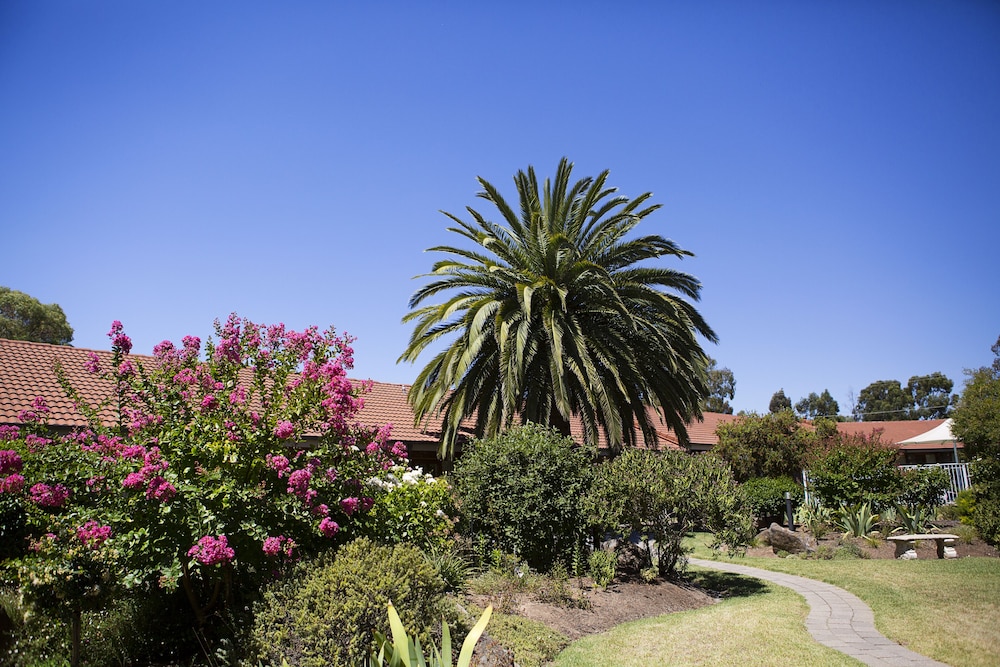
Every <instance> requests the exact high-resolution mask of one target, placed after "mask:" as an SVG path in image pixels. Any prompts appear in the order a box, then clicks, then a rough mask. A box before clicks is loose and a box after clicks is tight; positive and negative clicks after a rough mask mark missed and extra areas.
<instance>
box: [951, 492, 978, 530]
mask: <svg viewBox="0 0 1000 667" xmlns="http://www.w3.org/2000/svg"><path fill="white" fill-rule="evenodd" d="M975 506H976V496H975V494H974V493H973V491H972V489H965V490H964V491H959V492H958V495H957V496H955V518H957V519H958V520H959V521H961V522H962V523H965V524H972V511H973V509H974V508H975Z"/></svg>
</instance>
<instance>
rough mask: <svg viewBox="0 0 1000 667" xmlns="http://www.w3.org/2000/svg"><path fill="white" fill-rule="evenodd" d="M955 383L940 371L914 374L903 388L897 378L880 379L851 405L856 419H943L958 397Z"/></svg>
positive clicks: (866, 388)
mask: <svg viewBox="0 0 1000 667" xmlns="http://www.w3.org/2000/svg"><path fill="white" fill-rule="evenodd" d="M954 386H955V383H954V382H952V381H951V380H950V379H949V378H948V376H946V375H944V374H942V373H939V372H938V373H931V374H930V375H914V376H913V377H911V378H910V380H909V382H907V384H906V388H905V389H904V388H903V387H902V385H901V384H900V382H898V381H897V380H879V381H877V382H872V383H871V384H870V385H868V386H867V387H865V388H864V389H862V390H861V393H860V394H858V401H857V404H856V405H855V407H854V416H855V418H856V419H857V420H858V421H901V420H906V419H943V418H944V417H947V416H948V413H949V411H950V410H951V406H952V405H954V404H955V403H956V402H957V401H958V396H957V395H954V396H953V395H952V394H951V390H952V388H953V387H954Z"/></svg>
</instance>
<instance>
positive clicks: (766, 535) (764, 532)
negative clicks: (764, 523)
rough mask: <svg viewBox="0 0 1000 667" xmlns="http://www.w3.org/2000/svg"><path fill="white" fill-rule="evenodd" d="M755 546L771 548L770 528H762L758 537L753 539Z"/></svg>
mask: <svg viewBox="0 0 1000 667" xmlns="http://www.w3.org/2000/svg"><path fill="white" fill-rule="evenodd" d="M753 541H754V544H756V545H757V546H759V547H769V546H771V531H770V529H768V528H762V529H761V531H760V532H759V533H757V537H755V538H753Z"/></svg>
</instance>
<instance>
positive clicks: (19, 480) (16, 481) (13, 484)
mask: <svg viewBox="0 0 1000 667" xmlns="http://www.w3.org/2000/svg"><path fill="white" fill-rule="evenodd" d="M23 488H24V475H21V474H20V473H14V474H12V475H7V476H6V477H0V493H21V489H23Z"/></svg>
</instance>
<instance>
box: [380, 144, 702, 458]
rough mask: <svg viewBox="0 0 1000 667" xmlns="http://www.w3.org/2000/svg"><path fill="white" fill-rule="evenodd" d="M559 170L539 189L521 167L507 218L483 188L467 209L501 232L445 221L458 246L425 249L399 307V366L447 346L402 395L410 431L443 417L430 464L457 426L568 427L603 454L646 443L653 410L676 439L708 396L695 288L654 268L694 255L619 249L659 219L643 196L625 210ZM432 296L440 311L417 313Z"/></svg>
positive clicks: (681, 276) (602, 183) (504, 207)
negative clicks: (575, 420) (404, 306)
mask: <svg viewBox="0 0 1000 667" xmlns="http://www.w3.org/2000/svg"><path fill="white" fill-rule="evenodd" d="M572 168H573V165H572V164H571V163H570V162H569V161H568V160H566V159H565V158H564V159H563V160H561V161H560V163H559V166H558V168H557V170H556V174H555V178H554V179H553V180H548V179H546V180H545V183H544V186H543V187H539V182H538V179H537V178H536V176H535V171H534V169H533V168H532V167H528V170H527V171H526V172H525V171H519V172H518V173H517V175H516V176H515V177H514V183H515V186H516V189H517V196H518V202H517V205H516V207H515V206H511V205H510V204H509V203H508V202H507V201H506V200H505V199H504V198H503V196H502V195H501V194H500V192H499V190H498V189H497V188H496V187H495V186H493V185H492V184H491V183H489V182H488V181H486V180H485V179H483V178H479V179H478V180H479V183H480V185H481V186H482V188H483V191H482V192H480V193H479V197H481V198H483V199H485V200H486V201H488V202H490V204H492V205H493V206H494V207H496V209H497V212H499V214H500V219H499V222H494V221H492V220H490V219H488V218H487V217H486V216H485V215H483V214H482V213H480V212H479V211H477V210H475V209H473V208H471V207H468V208H467V211H468V214H469V215H470V216H471V218H472V219H471V221H466V220H463V219H462V218H460V217H458V216H456V215H453V214H450V213H445V215H447V216H448V217H449V218H450V219H451V220H452V221H453V222H454V223H455V225H456V226H454V227H450V228H449V231H451V232H453V233H455V234H458V235H459V236H460V237H461V238H462V239H463V242H465V243H466V245H465V246H462V247H457V246H436V247H434V248H431V249H430V250H432V251H436V252H443V253H445V254H446V255H447V258H445V259H442V260H440V261H438V262H436V263H435V264H434V266H433V269H432V271H431V273H430V274H428V276H426V277H429V278H430V279H431V282H430V283H429V284H427V285H425V286H423V287H421V288H420V289H419V290H417V292H416V293H415V294H414V295H413V297H412V299H411V300H410V308H411V312H410V313H409V314H408V315H406V317H405V318H404V320H403V321H404V322H413V323H415V326H414V330H413V332H412V335H411V337H410V342H409V345H408V346H407V348H406V350H405V351H404V352H403V354H402V355H401V356H400V361H402V360H406V361H409V362H415V361H416V360H417V358H418V357H419V356H420V354H421V353H422V352H423V351H424V350H426V349H427V348H428V346H430V345H432V344H434V343H436V342H438V341H442V340H443V339H448V338H452V340H451V342H450V344H448V345H447V347H445V349H444V350H443V351H442V352H440V353H438V354H437V355H436V356H434V358H432V359H431V360H430V361H429V362H428V363H427V365H426V366H425V367H424V368H423V370H422V371H421V372H420V374H419V375H418V377H417V379H416V381H415V382H414V384H413V387H412V388H411V390H410V392H409V401H410V403H411V405H412V406H413V408H414V412H415V413H416V417H417V421H418V422H420V421H422V420H424V419H425V418H428V416H429V415H431V414H432V413H438V412H439V411H443V413H444V414H443V419H444V424H443V438H442V454H444V455H450V454H451V452H452V451H453V447H454V443H455V436H456V433H457V431H458V427H459V425H460V423H461V422H462V420H463V419H465V418H469V417H473V418H474V420H475V428H476V431H477V434H478V435H480V436H486V437H489V436H492V435H494V434H496V433H498V432H499V431H500V430H502V429H503V428H505V427H507V426H509V425H510V424H512V423H514V422H515V420H517V421H521V422H525V421H532V422H535V423H540V424H548V425H551V426H554V427H557V428H559V429H560V431H562V432H563V433H566V432H568V427H569V420H570V418H571V417H572V416H574V415H576V416H578V417H579V418H580V420H581V422H582V424H583V428H584V437H585V440H586V441H587V443H596V442H597V440H598V435H599V433H601V432H603V433H604V434H605V436H606V438H607V440H608V442H609V443H610V444H611V445H612V446H613V447H622V446H628V445H632V444H634V443H635V442H637V434H636V428H637V427H638V429H639V430H640V431H641V432H642V436H643V438H644V439H645V441H647V442H651V443H655V442H656V441H657V436H656V430H655V422H656V421H658V420H657V419H656V418H655V417H653V416H651V415H650V413H649V412H647V409H646V406H647V405H649V406H653V408H655V410H656V411H657V412H658V413H659V415H660V417H661V418H662V420H663V422H664V423H665V424H666V425H667V426H669V427H670V428H672V429H673V430H674V431H675V432H676V433H677V434H678V435H679V436H680V437H681V439H686V437H687V430H686V424H687V423H688V422H689V421H690V420H691V419H693V418H695V417H697V416H699V415H700V413H701V410H700V405H701V401H702V400H703V398H704V396H705V395H706V394H707V392H708V386H707V383H706V375H705V367H706V364H707V358H706V355H705V353H704V351H703V350H702V347H701V344H700V342H699V338H698V336H702V337H704V338H705V339H707V340H709V341H712V342H715V341H716V335H715V333H714V332H713V331H712V329H711V328H710V327H709V325H708V323H707V322H706V321H705V320H704V318H702V316H701V315H700V314H699V313H698V311H697V310H696V309H695V308H694V307H693V306H692V305H691V303H690V302H689V300H697V299H698V298H699V295H700V291H701V283H700V282H699V281H698V280H697V279H696V278H695V277H693V276H691V275H689V274H687V273H682V272H679V271H676V270H674V269H671V268H667V267H664V266H662V265H649V264H644V263H645V262H648V261H653V260H658V259H660V258H663V257H674V258H678V259H680V258H683V257H687V256H691V255H692V253H691V252H689V251H687V250H684V249H682V248H680V247H679V246H678V245H677V244H676V243H674V242H673V241H670V240H668V239H665V238H663V237H662V236H659V235H646V236H630V234H631V232H633V230H634V229H635V228H636V226H637V225H638V224H639V223H640V222H641V221H642V220H643V219H645V218H646V217H647V216H649V215H650V214H651V213H653V212H654V211H655V210H657V209H658V208H659V207H660V206H659V204H649V203H648V200H649V198H650V197H651V196H652V195H651V193H648V192H646V193H644V194H641V195H639V196H638V197H635V198H631V199H630V198H628V197H625V196H623V195H620V194H618V193H617V189H616V188H613V187H609V186H608V185H607V178H608V172H607V171H604V172H602V173H601V174H599V175H598V176H597V177H596V178H592V177H587V178H583V179H580V180H578V181H576V182H573V181H571V179H570V176H571V172H572ZM439 295H440V296H442V297H443V298H444V300H443V301H442V302H441V303H432V304H428V303H427V302H428V301H430V300H431V299H432V298H434V297H438V296H439Z"/></svg>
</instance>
